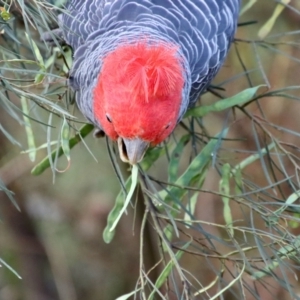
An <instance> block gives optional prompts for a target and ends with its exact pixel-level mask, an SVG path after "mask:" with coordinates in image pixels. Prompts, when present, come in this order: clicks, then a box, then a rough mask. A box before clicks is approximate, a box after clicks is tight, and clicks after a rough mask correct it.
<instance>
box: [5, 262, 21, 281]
mask: <svg viewBox="0 0 300 300" xmlns="http://www.w3.org/2000/svg"><path fill="white" fill-rule="evenodd" d="M1 264H2V265H3V266H5V267H6V268H8V269H9V270H10V271H11V272H12V273H14V274H15V275H16V276H17V277H18V278H19V279H22V277H21V276H20V275H19V274H18V273H17V271H15V270H14V269H13V268H12V267H11V266H10V265H9V264H7V263H6V262H5V261H4V260H3V259H2V258H0V266H1Z"/></svg>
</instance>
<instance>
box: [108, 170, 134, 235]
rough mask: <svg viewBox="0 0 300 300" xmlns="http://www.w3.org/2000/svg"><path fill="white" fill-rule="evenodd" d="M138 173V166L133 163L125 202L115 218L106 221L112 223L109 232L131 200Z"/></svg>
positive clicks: (114, 226)
mask: <svg viewBox="0 0 300 300" xmlns="http://www.w3.org/2000/svg"><path fill="white" fill-rule="evenodd" d="M138 174H139V169H138V166H137V165H133V166H132V169H131V186H130V189H129V192H128V194H127V196H126V199H125V202H124V204H123V205H122V208H121V209H120V211H119V212H118V214H116V218H115V219H112V220H108V223H109V222H112V225H111V227H110V229H109V231H110V232H112V231H113V230H114V229H115V228H116V226H117V224H118V222H119V221H120V219H121V217H122V215H123V214H124V212H125V210H126V208H127V206H128V204H129V202H130V200H131V198H132V196H133V193H134V191H135V188H136V186H137V181H138ZM115 212H116V213H117V211H115ZM110 217H111V218H113V217H114V215H111V216H110Z"/></svg>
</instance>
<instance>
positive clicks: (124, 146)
mask: <svg viewBox="0 0 300 300" xmlns="http://www.w3.org/2000/svg"><path fill="white" fill-rule="evenodd" d="M118 147H119V153H120V158H121V159H122V160H123V161H124V162H129V163H130V164H132V165H135V164H137V163H138V162H140V161H141V160H142V159H143V157H144V154H145V152H146V150H147V148H148V147H149V143H148V142H145V141H143V140H141V139H139V138H135V139H124V138H121V137H119V138H118Z"/></svg>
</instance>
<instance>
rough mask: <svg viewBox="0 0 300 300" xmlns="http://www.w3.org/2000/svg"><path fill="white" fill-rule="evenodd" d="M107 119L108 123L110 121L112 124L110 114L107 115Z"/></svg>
mask: <svg viewBox="0 0 300 300" xmlns="http://www.w3.org/2000/svg"><path fill="white" fill-rule="evenodd" d="M106 119H107V121H108V122H109V123H112V120H111V117H110V115H109V114H106Z"/></svg>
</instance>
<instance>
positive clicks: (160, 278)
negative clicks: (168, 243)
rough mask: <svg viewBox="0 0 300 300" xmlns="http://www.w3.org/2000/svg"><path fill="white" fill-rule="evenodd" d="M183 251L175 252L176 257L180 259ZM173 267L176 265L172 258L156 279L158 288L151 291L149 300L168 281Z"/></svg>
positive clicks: (186, 245)
mask: <svg viewBox="0 0 300 300" xmlns="http://www.w3.org/2000/svg"><path fill="white" fill-rule="evenodd" d="M189 245H190V243H187V244H185V245H184V246H183V247H182V249H186V248H187V247H188V246H189ZM183 253H184V251H183V250H179V251H177V253H176V254H175V257H176V259H177V260H180V258H181V257H182V254H183ZM173 267H174V261H173V260H170V261H169V262H168V264H167V265H166V266H165V267H164V269H163V270H162V272H161V273H160V275H159V276H158V278H157V279H156V282H155V288H156V289H153V291H152V292H151V294H150V296H149V298H148V300H152V299H153V297H154V295H155V292H156V290H158V289H159V288H160V287H161V286H162V285H163V284H164V283H165V282H166V280H167V279H168V277H169V275H170V273H171V271H172V269H173Z"/></svg>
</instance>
